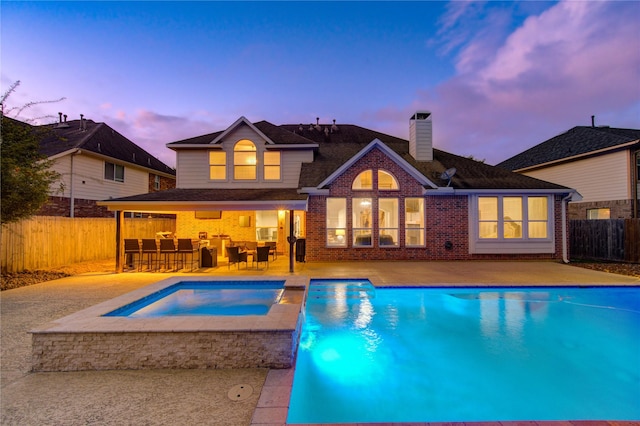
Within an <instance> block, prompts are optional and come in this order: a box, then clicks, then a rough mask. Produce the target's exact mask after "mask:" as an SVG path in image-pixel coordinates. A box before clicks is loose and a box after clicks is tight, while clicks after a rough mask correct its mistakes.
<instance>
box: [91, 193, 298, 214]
mask: <svg viewBox="0 0 640 426" xmlns="http://www.w3.org/2000/svg"><path fill="white" fill-rule="evenodd" d="M307 200H308V196H307V195H306V194H299V193H298V191H297V189H287V188H282V189H280V188H274V189H179V188H174V189H168V190H166V191H158V192H151V193H148V194H140V195H134V196H131V197H123V198H117V199H111V200H104V201H98V203H97V204H98V205H100V206H105V207H107V208H108V209H109V210H110V211H135V212H148V213H174V212H181V211H213V210H222V211H232V210H304V211H306V210H307Z"/></svg>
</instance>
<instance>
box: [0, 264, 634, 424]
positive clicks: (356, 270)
mask: <svg viewBox="0 0 640 426" xmlns="http://www.w3.org/2000/svg"><path fill="white" fill-rule="evenodd" d="M249 266H251V264H249ZM294 267H295V272H294V273H293V274H295V275H305V276H308V277H311V278H330V277H340V278H370V279H371V281H372V282H373V283H374V284H376V285H385V286H392V285H440V284H446V285H474V286H476V285H478V286H486V285H493V284H495V285H527V284H531V285H634V286H638V285H640V279H636V278H632V277H627V276H622V275H614V274H608V273H604V272H598V271H592V270H587V269H583V268H578V267H574V266H571V265H563V264H559V263H555V262H362V263H353V262H348V263H347V262H344V263H340V262H337V263H315V262H314V263H295V265H294ZM202 274H210V275H215V276H221V275H222V276H224V275H229V276H231V277H233V276H247V275H255V276H263V275H279V276H286V275H289V274H290V273H289V259H288V258H285V257H284V256H280V257H278V259H277V260H276V261H274V262H270V265H269V268H268V269H267V268H264V267H263V268H261V269H252V268H251V267H249V268H247V269H244V268H243V267H241V269H239V270H238V269H236V267H235V265H234V266H232V267H231V268H230V269H228V268H227V265H226V263H222V264H221V265H220V266H218V267H217V268H210V269H202V270H200V271H198V272H196V273H182V272H178V273H177V275H180V276H189V275H202ZM168 276H170V274H167V273H158V272H155V273H146V272H143V273H138V272H132V273H123V274H112V273H90V274H82V275H77V276H73V277H68V278H63V279H59V280H55V281H49V282H46V283H41V284H37V285H33V286H29V287H23V288H18V289H14V290H8V291H4V292H2V293H1V294H0V302H1V315H2V317H1V320H2V324H1V331H2V335H1V340H0V344H1V356H2V365H1V368H2V370H1V375H0V392H1V394H0V405H1V417H0V423H1V424H3V425H75V424H100V425H126V424H144V425H176V424H199V425H205V424H211V425H230V426H239V425H250V424H255V425H257V424H263V425H266V424H271V425H276V424H277V425H282V424H283V423H284V421H283V413H284V415H285V416H286V406H287V404H288V399H287V398H286V396H283V394H282V393H281V392H282V391H283V390H286V388H287V386H288V384H287V383H288V380H289V379H290V376H291V371H278V370H274V371H272V372H269V371H268V370H266V369H241V370H146V371H134V370H124V371H81V372H67V373H31V372H30V369H31V336H30V334H28V331H29V330H31V329H33V328H35V327H37V326H41V325H43V324H45V323H47V322H50V321H53V320H55V319H58V318H61V317H63V316H66V315H69V314H72V313H74V312H76V311H78V310H81V309H84V308H87V307H90V306H93V305H95V304H98V303H100V302H103V301H105V300H108V299H111V298H113V297H116V296H119V295H122V294H124V293H127V292H129V291H132V290H135V289H137V288H140V287H142V286H145V285H148V284H151V283H154V282H157V281H159V280H163V279H165V278H167V277H168ZM238 385H242V389H243V392H242V397H238V395H239V394H236V393H235V392H236V391H237V389H238V387H237V386H238ZM263 391H264V392H263Z"/></svg>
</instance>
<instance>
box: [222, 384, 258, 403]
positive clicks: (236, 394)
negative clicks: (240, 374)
mask: <svg viewBox="0 0 640 426" xmlns="http://www.w3.org/2000/svg"><path fill="white" fill-rule="evenodd" d="M252 393H253V387H252V386H251V385H235V386H234V387H232V388H231V389H229V393H227V396H228V397H229V399H230V400H232V401H242V400H244V399H247V398H249V397H250V396H251V394H252Z"/></svg>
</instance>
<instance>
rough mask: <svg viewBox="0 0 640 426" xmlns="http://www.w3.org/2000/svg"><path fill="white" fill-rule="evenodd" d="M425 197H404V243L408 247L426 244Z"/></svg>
mask: <svg viewBox="0 0 640 426" xmlns="http://www.w3.org/2000/svg"><path fill="white" fill-rule="evenodd" d="M424 220H425V218H424V198H405V199H404V226H405V228H404V243H405V245H406V246H407V247H424V246H425V228H424Z"/></svg>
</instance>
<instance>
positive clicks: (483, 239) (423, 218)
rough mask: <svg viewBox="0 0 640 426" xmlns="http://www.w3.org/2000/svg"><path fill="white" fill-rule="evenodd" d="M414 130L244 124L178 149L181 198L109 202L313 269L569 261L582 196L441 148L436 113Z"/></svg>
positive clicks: (423, 114)
mask: <svg viewBox="0 0 640 426" xmlns="http://www.w3.org/2000/svg"><path fill="white" fill-rule="evenodd" d="M409 127H410V138H409V140H408V141H407V140H404V139H401V138H397V137H394V136H390V135H386V134H383V133H380V132H377V131H375V130H369V129H365V128H362V127H359V126H356V125H351V124H336V123H335V121H334V122H333V123H332V124H320V123H319V121H318V120H317V121H316V123H315V124H314V123H311V124H306V125H305V124H289V125H275V124H272V123H269V122H266V121H259V122H256V123H253V122H251V121H249V120H247V119H246V118H245V117H240V118H239V119H238V120H237V121H236V122H235V123H233V124H232V125H231V126H229V127H228V128H227V129H225V130H221V131H218V132H215V133H211V134H206V135H202V136H198V137H194V138H190V139H186V140H181V141H177V142H172V143H169V144H167V146H168V147H169V148H170V149H172V150H174V151H175V152H176V160H177V163H176V164H177V173H176V178H177V181H176V188H175V189H169V190H166V191H160V192H154V193H149V194H140V195H136V196H130V197H121V198H117V199H113V200H105V201H102V202H100V203H99V204H100V205H103V206H106V207H108V208H109V210H113V211H119V212H126V211H149V212H170V213H174V214H176V220H177V223H176V234H177V235H178V236H179V237H181V238H198V236H201V237H204V236H205V235H206V236H207V237H209V238H211V237H212V236H221V237H224V238H230V239H231V240H256V241H257V242H258V243H260V242H264V241H277V243H278V247H279V250H280V251H281V252H285V253H286V252H288V251H290V248H292V247H293V245H292V244H291V241H290V240H289V242H288V239H287V238H288V237H289V236H290V234H293V235H294V236H296V237H302V238H305V243H306V244H305V245H306V259H307V260H318V261H321V260H454V259H460V260H462V259H465V260H468V259H556V260H560V259H563V260H566V256H567V241H566V222H565V216H566V214H565V213H566V211H565V209H566V203H567V202H568V200H570V199H571V197H572V196H575V195H577V194H576V192H575V191H574V190H573V189H570V188H568V187H565V186H562V185H558V184H554V183H549V182H545V181H542V180H538V179H534V178H531V177H527V176H523V175H521V174H517V173H512V172H509V171H507V170H504V169H502V168H499V167H494V166H489V165H487V164H484V163H481V162H477V161H474V160H472V159H468V158H464V157H460V156H456V155H453V154H449V153H447V152H444V151H441V150H438V149H435V148H434V147H433V140H432V139H433V138H432V116H431V113H430V112H428V111H420V112H417V113H415V114H413V115H412V116H411V118H410V120H409ZM118 217H119V216H118ZM289 254H290V256H293V254H292V253H289Z"/></svg>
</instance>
